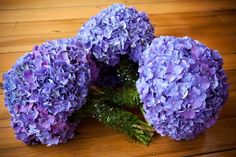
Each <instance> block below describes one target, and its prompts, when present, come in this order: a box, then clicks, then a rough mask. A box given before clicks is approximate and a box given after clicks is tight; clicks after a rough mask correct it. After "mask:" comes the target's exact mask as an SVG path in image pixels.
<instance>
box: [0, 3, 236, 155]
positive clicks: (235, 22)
mask: <svg viewBox="0 0 236 157" xmlns="http://www.w3.org/2000/svg"><path fill="white" fill-rule="evenodd" d="M115 2H120V3H124V4H127V5H128V6H134V7H136V8H137V9H139V10H141V11H145V12H147V13H148V15H149V16H150V19H151V22H152V23H153V25H154V27H155V29H156V35H157V36H160V35H175V36H190V37H192V38H195V39H197V40H199V41H201V42H203V43H205V44H206V45H208V46H209V47H211V48H214V49H217V50H219V52H220V54H221V55H222V56H223V58H224V62H225V64H224V68H225V69H226V73H227V75H228V77H229V82H230V84H231V87H230V95H229V99H228V101H227V102H226V104H225V106H224V108H223V110H222V112H221V116H220V118H219V120H218V122H217V123H216V125H214V126H213V127H212V128H210V129H209V130H208V131H207V132H206V133H204V134H202V135H200V136H199V137H198V138H197V139H195V140H192V141H181V142H177V141H173V140H170V139H169V138H167V137H160V136H159V135H157V134H156V135H155V136H154V138H153V140H152V143H151V144H150V145H149V146H143V145H140V144H138V143H135V142H133V141H132V140H130V139H128V138H127V137H126V136H124V135H122V134H120V133H117V132H115V131H113V130H111V129H109V128H106V127H104V126H103V125H102V124H100V123H98V122H97V121H95V120H88V121H86V122H84V123H82V124H81V125H80V126H79V128H78V129H77V133H76V134H77V135H76V136H75V138H74V139H72V140H70V141H69V142H68V143H66V144H63V145H59V146H54V147H46V146H43V145H35V146H29V145H24V144H23V143H21V142H20V141H18V140H16V139H15V136H14V132H13V130H12V129H11V127H10V116H9V114H8V111H7V109H6V108H5V107H4V95H3V91H2V90H0V157H14V156H24V157H34V156H48V157H60V156H62V157H67V156H102V157H104V156H118V157H120V156H137V157H142V156H168V157H171V156H203V157H211V156H212V157H213V156H214V157H218V156H232V157H235V156H236V104H235V103H236V1H235V0H224V1H222V0H204V1H198V0H182V1H179V0H142V1H140V0H120V1H115V0H61V1H57V0H40V1H32V0H0V75H2V74H3V73H4V72H6V71H7V70H8V69H10V68H11V66H12V65H13V64H14V63H15V61H16V59H17V58H19V57H20V56H22V55H23V54H24V53H26V52H29V51H31V49H32V47H33V45H35V44H40V43H42V42H44V41H46V40H51V39H57V38H64V37H71V36H73V35H75V34H76V32H77V31H78V29H79V28H80V27H81V26H82V24H83V23H84V22H86V20H88V18H89V17H91V16H93V15H95V14H96V13H98V12H99V11H100V10H101V9H103V8H105V7H107V6H108V5H110V4H112V3H115ZM0 83H2V77H1V78H0Z"/></svg>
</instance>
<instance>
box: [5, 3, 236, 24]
mask: <svg viewBox="0 0 236 157" xmlns="http://www.w3.org/2000/svg"><path fill="white" fill-rule="evenodd" d="M133 6H134V7H136V8H137V9H138V10H140V11H146V12H147V13H148V14H161V13H162V14H163V13H179V12H202V11H217V10H234V9H236V1H233V0H228V1H220V0H218V1H204V2H199V1H197V0H193V1H178V2H177V1H176V2H172V1H170V2H160V3H154V4H145V5H144V4H134V5H133ZM106 7H107V5H105V6H85V7H65V8H42V9H40V8H39V9H35V8H34V9H27V10H6V11H5V10H4V11H0V19H1V21H0V23H6V22H26V21H44V20H62V19H76V18H89V17H91V16H93V15H95V14H97V13H98V12H99V11H100V10H101V9H104V8H106ZM176 8H178V9H176ZM78 10H79V11H78Z"/></svg>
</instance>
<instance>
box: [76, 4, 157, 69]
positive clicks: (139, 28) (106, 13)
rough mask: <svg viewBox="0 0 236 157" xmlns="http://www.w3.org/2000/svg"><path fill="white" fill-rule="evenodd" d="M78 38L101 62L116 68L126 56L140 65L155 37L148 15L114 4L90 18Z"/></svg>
mask: <svg viewBox="0 0 236 157" xmlns="http://www.w3.org/2000/svg"><path fill="white" fill-rule="evenodd" d="M77 38H78V40H79V41H80V42H81V43H83V44H84V45H85V47H86V48H87V49H88V50H89V51H91V53H92V54H93V56H94V57H95V58H96V59H97V60H98V61H99V62H104V63H106V64H108V65H111V66H114V65H116V64H118V63H119V59H120V56H121V55H125V54H128V55H129V56H130V58H131V59H132V60H133V61H135V62H138V60H139V58H140V56H141V54H142V52H143V51H144V50H145V48H146V47H147V46H148V45H149V44H150V43H151V42H152V40H153V38H154V29H153V27H152V25H151V23H150V22H149V18H148V17H147V15H146V14H145V13H143V12H138V11H137V10H136V9H135V8H126V7H125V5H122V4H114V5H111V6H110V7H108V8H106V9H105V10H103V11H101V12H100V13H98V14H97V15H96V16H94V17H92V18H91V19H89V21H88V22H86V23H85V24H84V26H83V27H82V28H81V29H80V31H79V33H78V34H77Z"/></svg>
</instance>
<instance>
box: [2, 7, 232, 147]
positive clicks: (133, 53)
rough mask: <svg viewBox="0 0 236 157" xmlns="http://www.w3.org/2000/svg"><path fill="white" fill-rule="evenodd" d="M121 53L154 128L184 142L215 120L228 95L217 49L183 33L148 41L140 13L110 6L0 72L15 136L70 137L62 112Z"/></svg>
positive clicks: (76, 104) (30, 139) (49, 140)
mask: <svg viewBox="0 0 236 157" xmlns="http://www.w3.org/2000/svg"><path fill="white" fill-rule="evenodd" d="M149 44H150V45H149ZM122 55H128V56H129V58H130V59H131V60H132V61H133V62H136V63H137V62H138V63H139V71H138V72H139V79H138V80H137V82H136V86H137V90H138V93H139V94H140V98H141V101H142V103H143V108H144V111H145V115H144V116H145V118H146V120H147V121H148V122H150V123H151V124H152V125H153V127H154V128H155V129H156V132H158V133H159V134H161V135H162V136H164V135H166V136H170V137H171V138H173V139H176V140H181V139H186V140H188V139H193V138H194V137H196V136H197V135H198V134H200V133H202V132H204V131H205V130H206V129H207V128H209V127H210V126H212V125H213V124H214V123H215V121H216V119H217V117H218V114H219V111H220V109H221V108H222V105H223V104H224V102H225V100H226V98H227V96H228V84H227V77H226V75H225V72H224V70H223V68H222V65H223V60H222V57H221V56H220V55H219V53H218V52H217V51H215V50H212V49H209V48H207V47H206V46H205V45H203V44H201V43H200V42H198V41H196V40H193V39H191V38H188V37H184V38H177V37H172V36H166V37H164V36H161V37H159V38H155V39H154V29H153V26H152V25H151V23H150V22H149V18H148V17H147V15H146V14H145V13H143V12H138V11H137V10H136V9H134V8H127V7H125V6H124V5H121V4H114V5H111V6H110V7H108V8H106V9H105V10H103V11H101V12H100V13H99V14H97V15H96V16H94V17H92V18H91V19H89V21H88V22H87V23H85V24H84V26H83V27H82V28H81V29H80V31H79V33H78V34H77V35H76V36H75V37H74V38H68V39H59V40H53V41H48V42H45V43H43V44H42V45H39V46H35V47H34V49H33V50H32V52H31V53H28V54H26V55H25V56H23V57H21V58H20V59H18V60H17V62H16V64H15V65H14V66H13V67H12V69H11V70H9V71H8V72H7V73H5V74H4V76H3V79H4V83H3V87H4V91H5V105H6V106H7V108H8V110H9V112H10V114H11V117H12V127H13V128H14V130H15V134H16V137H17V139H19V140H22V141H23V142H25V143H27V144H28V143H30V144H36V143H42V144H46V145H48V146H50V145H56V144H59V143H65V142H66V141H67V140H68V139H70V138H72V137H73V136H74V131H75V128H76V126H77V123H72V122H70V121H69V120H68V117H70V116H71V115H72V113H74V112H76V111H77V110H79V109H80V107H81V106H82V105H83V104H85V102H86V97H87V94H88V90H89V86H90V85H91V82H93V81H96V80H97V79H98V75H99V68H98V66H97V65H98V64H100V63H101V64H103V63H106V66H107V67H111V66H114V65H117V64H118V63H119V61H120V57H121V56H122ZM94 61H95V62H94ZM104 67H105V66H104ZM100 79H101V78H100Z"/></svg>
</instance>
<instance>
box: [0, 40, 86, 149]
mask: <svg viewBox="0 0 236 157" xmlns="http://www.w3.org/2000/svg"><path fill="white" fill-rule="evenodd" d="M87 54H88V52H87V51H86V50H85V49H84V48H83V47H82V45H81V44H80V43H78V42H77V41H76V40H75V39H60V40H54V41H48V42H45V43H43V44H42V45H40V46H35V47H34V49H33V51H32V52H31V53H28V54H26V55H25V56H23V57H21V58H20V59H18V60H17V62H16V64H15V65H14V66H13V67H12V69H11V70H9V71H8V72H7V73H5V74H4V76H3V79H4V83H3V87H4V92H5V105H6V107H7V108H8V110H9V112H10V114H11V117H12V118H11V119H12V127H13V128H14V130H15V134H16V137H17V139H19V140H22V141H23V142H25V143H27V144H36V143H42V144H46V145H48V146H50V145H56V144H59V143H65V142H66V141H67V140H68V139H70V138H72V137H73V136H74V131H75V128H76V125H77V124H75V123H71V122H69V121H68V117H69V116H70V115H71V114H72V113H73V112H75V111H76V110H78V109H79V108H80V107H81V106H82V105H83V104H84V103H85V101H86V96H87V93H88V86H89V83H90V69H89V63H88V60H87Z"/></svg>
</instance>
